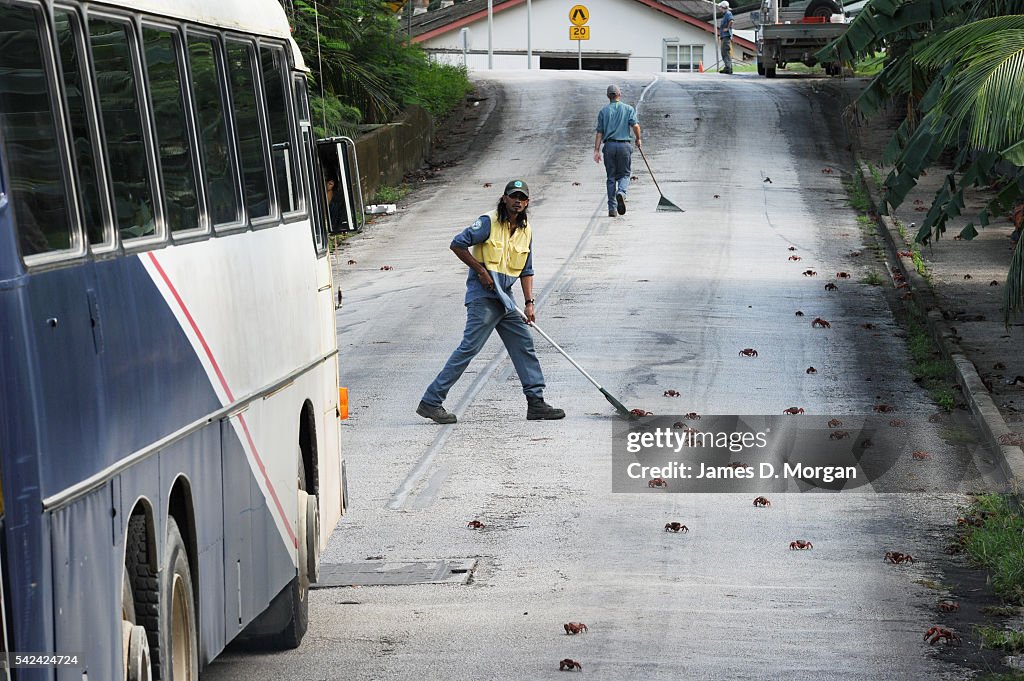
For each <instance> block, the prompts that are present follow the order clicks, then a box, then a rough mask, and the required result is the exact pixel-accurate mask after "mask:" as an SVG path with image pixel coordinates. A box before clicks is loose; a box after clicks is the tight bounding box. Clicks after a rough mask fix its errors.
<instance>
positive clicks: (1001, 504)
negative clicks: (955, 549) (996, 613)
mask: <svg viewBox="0 0 1024 681" xmlns="http://www.w3.org/2000/svg"><path fill="white" fill-rule="evenodd" d="M967 514H968V515H969V516H970V515H980V514H990V515H987V517H986V519H985V521H984V523H983V524H982V525H981V526H980V527H971V528H970V529H969V531H968V533H967V536H966V540H965V542H964V549H965V551H966V552H967V554H968V555H969V556H970V557H971V558H972V559H973V560H974V561H975V562H976V563H978V564H979V565H981V566H983V567H985V568H987V569H989V570H991V571H992V589H993V590H994V591H995V593H996V595H997V596H999V597H1000V598H1002V599H1003V600H1004V601H1006V602H1007V603H1012V604H1022V603H1024V517H1021V515H1020V509H1019V508H1018V507H1017V505H1016V504H1015V503H1011V501H1010V499H1009V498H1008V497H1006V496H1003V495H999V494H986V495H983V496H979V497H977V499H976V500H975V502H974V504H972V505H971V507H970V508H969V509H968V510H967ZM1022 636H1024V634H1022ZM1021 642H1022V643H1024V638H1022V639H1021Z"/></svg>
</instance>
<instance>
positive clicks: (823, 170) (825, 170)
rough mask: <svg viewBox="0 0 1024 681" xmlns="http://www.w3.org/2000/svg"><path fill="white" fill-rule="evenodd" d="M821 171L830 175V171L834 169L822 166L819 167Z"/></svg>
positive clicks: (832, 171)
mask: <svg viewBox="0 0 1024 681" xmlns="http://www.w3.org/2000/svg"><path fill="white" fill-rule="evenodd" d="M821 172H822V173H824V174H825V175H831V174H832V173H834V172H835V171H834V170H832V169H831V168H822V169H821Z"/></svg>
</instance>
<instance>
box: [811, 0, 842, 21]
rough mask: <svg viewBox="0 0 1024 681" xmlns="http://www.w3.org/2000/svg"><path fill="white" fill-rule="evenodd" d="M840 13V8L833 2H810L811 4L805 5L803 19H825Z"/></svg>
mask: <svg viewBox="0 0 1024 681" xmlns="http://www.w3.org/2000/svg"><path fill="white" fill-rule="evenodd" d="M842 13H843V10H842V8H841V7H840V6H839V5H838V4H836V3H835V2H834V0H811V4H809V5H807V9H805V10H804V16H805V17H825V18H826V19H828V18H830V17H831V16H832V15H833V14H842Z"/></svg>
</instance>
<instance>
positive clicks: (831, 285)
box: [825, 281, 839, 291]
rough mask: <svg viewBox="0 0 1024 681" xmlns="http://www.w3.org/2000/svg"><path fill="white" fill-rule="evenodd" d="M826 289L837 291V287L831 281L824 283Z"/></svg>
mask: <svg viewBox="0 0 1024 681" xmlns="http://www.w3.org/2000/svg"><path fill="white" fill-rule="evenodd" d="M825 290H826V291H838V290H839V287H838V286H836V285H835V284H833V283H832V282H831V281H830V282H828V283H827V284H825Z"/></svg>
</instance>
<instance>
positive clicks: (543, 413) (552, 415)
mask: <svg viewBox="0 0 1024 681" xmlns="http://www.w3.org/2000/svg"><path fill="white" fill-rule="evenodd" d="M526 402H527V405H528V406H527V408H526V420H527V421H556V420H558V419H564V418H565V412H564V411H562V410H561V409H556V408H555V407H552V406H551V405H550V404H548V403H547V402H545V401H544V398H543V397H527V398H526Z"/></svg>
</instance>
